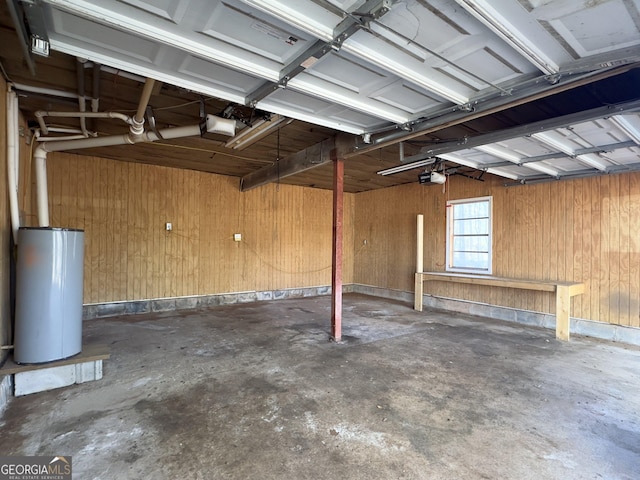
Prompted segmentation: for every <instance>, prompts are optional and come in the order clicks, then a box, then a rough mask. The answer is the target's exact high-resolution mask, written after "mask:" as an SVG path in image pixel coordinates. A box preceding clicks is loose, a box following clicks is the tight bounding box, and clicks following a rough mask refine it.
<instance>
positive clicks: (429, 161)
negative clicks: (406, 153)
mask: <svg viewBox="0 0 640 480" xmlns="http://www.w3.org/2000/svg"><path fill="white" fill-rule="evenodd" d="M435 161H436V158H427V159H426V160H419V161H417V162H411V163H405V164H404V165H398V166H397V167H392V168H387V169H386V170H380V171H379V172H376V173H377V174H378V175H383V176H387V175H393V174H394V173H400V172H406V171H407V170H413V169H414V168H419V167H424V166H426V165H431V164H433V163H435Z"/></svg>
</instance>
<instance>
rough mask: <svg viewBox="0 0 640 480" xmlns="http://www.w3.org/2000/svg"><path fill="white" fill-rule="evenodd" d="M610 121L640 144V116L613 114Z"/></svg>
mask: <svg viewBox="0 0 640 480" xmlns="http://www.w3.org/2000/svg"><path fill="white" fill-rule="evenodd" d="M611 121H612V122H613V123H615V124H616V126H617V127H618V128H619V129H620V130H622V131H623V132H624V133H626V134H627V135H629V137H631V139H632V140H633V141H634V142H636V143H637V144H638V145H640V118H639V117H638V116H637V115H634V116H630V115H624V116H622V115H614V116H613V117H611Z"/></svg>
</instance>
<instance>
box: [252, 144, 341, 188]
mask: <svg viewBox="0 0 640 480" xmlns="http://www.w3.org/2000/svg"><path fill="white" fill-rule="evenodd" d="M352 143H353V140H352V138H351V137H350V136H346V135H341V134H339V135H337V136H335V137H331V138H327V139H326V140H323V141H322V142H320V143H316V144H315V145H311V146H310V147H307V148H305V149H304V150H300V151H299V152H297V153H294V154H293V155H289V156H288V157H285V158H283V159H281V160H279V161H276V162H274V163H273V164H271V165H269V166H266V167H263V168H261V169H259V170H256V171H255V172H251V173H250V174H248V175H245V176H244V177H242V178H241V179H240V191H241V192H246V191H248V190H251V189H253V188H256V187H259V186H261V185H266V184H268V183H271V182H275V181H278V180H281V179H283V178H286V177H289V176H291V175H295V174H296V173H300V172H304V171H306V170H310V169H312V168H316V167H319V166H320V165H325V164H327V163H331V161H332V159H333V158H334V157H335V156H343V155H344V153H346V152H347V151H348V149H349V148H350V146H351V144H352Z"/></svg>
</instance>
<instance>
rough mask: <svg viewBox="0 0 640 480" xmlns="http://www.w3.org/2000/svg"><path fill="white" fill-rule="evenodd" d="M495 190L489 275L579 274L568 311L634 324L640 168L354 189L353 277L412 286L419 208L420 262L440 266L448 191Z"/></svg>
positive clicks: (480, 296)
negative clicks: (526, 180)
mask: <svg viewBox="0 0 640 480" xmlns="http://www.w3.org/2000/svg"><path fill="white" fill-rule="evenodd" d="M485 195H492V196H493V232H494V238H493V242H494V245H493V273H494V275H496V276H504V277H513V278H531V279H540V280H559V281H582V282H585V283H586V293H585V294H584V295H582V296H578V297H576V298H574V299H573V303H572V311H571V312H572V316H574V317H578V318H584V319H591V320H598V321H603V322H608V323H613V324H619V325H627V326H634V327H638V326H640V174H638V173H633V174H623V175H604V176H599V177H593V178H588V179H580V180H572V181H563V182H553V183H543V184H538V185H531V186H518V187H509V188H505V187H504V186H502V182H500V181H498V180H490V181H486V182H479V181H474V180H470V179H466V178H463V177H455V176H454V177H451V178H450V179H449V181H448V183H447V185H446V187H445V188H443V187H442V186H436V185H434V186H422V185H419V184H418V183H415V184H411V185H403V186H399V187H393V188H388V189H383V190H375V191H370V192H365V193H360V194H357V196H356V209H355V223H354V225H355V232H356V233H355V236H354V242H355V245H354V255H355V267H354V268H355V270H354V282H356V283H363V284H368V285H375V286H380V287H384V288H390V289H398V290H403V291H409V292H411V291H413V272H414V270H415V248H416V247H415V245H416V239H415V236H416V226H415V219H416V215H417V214H418V213H422V214H424V224H425V236H424V250H425V252H424V259H425V270H427V271H443V270H444V269H445V228H446V222H445V219H446V207H445V204H446V201H447V199H451V200H454V199H463V198H472V197H479V196H485ZM427 291H428V292H429V293H434V294H436V295H440V296H445V297H451V298H460V299H466V300H471V301H478V302H484V303H490V304H495V305H502V306H508V307H515V308H521V309H527V310H533V311H538V312H549V313H551V312H553V311H554V308H555V307H554V305H555V304H554V301H555V300H554V298H553V296H552V295H551V294H545V293H539V292H533V291H525V290H513V289H502V288H490V287H481V286H471V285H459V284H447V283H433V284H431V282H430V284H428V285H427Z"/></svg>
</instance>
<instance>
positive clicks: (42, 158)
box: [33, 147, 49, 227]
mask: <svg viewBox="0 0 640 480" xmlns="http://www.w3.org/2000/svg"><path fill="white" fill-rule="evenodd" d="M33 157H34V163H35V167H36V199H37V205H38V223H39V224H40V226H41V227H48V226H49V193H48V192H47V152H46V151H44V150H41V147H38V148H37V149H36V151H35V152H34V154H33Z"/></svg>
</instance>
